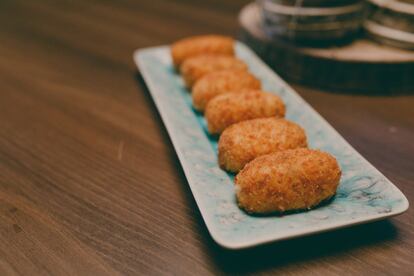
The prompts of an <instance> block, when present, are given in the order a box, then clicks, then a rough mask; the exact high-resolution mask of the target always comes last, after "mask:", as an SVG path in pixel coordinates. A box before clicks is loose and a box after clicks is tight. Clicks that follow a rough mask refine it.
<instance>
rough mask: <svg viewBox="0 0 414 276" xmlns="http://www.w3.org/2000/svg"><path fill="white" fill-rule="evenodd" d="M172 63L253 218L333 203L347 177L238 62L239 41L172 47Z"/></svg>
mask: <svg viewBox="0 0 414 276" xmlns="http://www.w3.org/2000/svg"><path fill="white" fill-rule="evenodd" d="M171 56H172V59H173V63H174V65H175V66H176V68H177V69H178V70H179V72H180V73H181V75H182V77H183V79H184V82H185V84H186V86H187V87H188V88H189V90H191V92H192V100H193V107H194V109H196V110H197V111H199V112H202V113H204V116H205V119H206V121H207V126H208V131H209V133H210V134H211V135H220V137H219V142H218V160H219V165H220V167H221V168H222V169H224V170H226V171H229V172H232V173H238V174H237V175H236V177H235V185H236V186H235V187H236V197H237V201H238V204H239V206H240V207H241V208H242V209H244V210H245V211H247V212H250V213H272V212H285V211H291V210H302V209H309V208H312V207H314V206H316V205H318V204H319V203H320V202H322V201H324V200H326V199H328V198H330V197H332V196H333V195H334V194H335V192H336V189H337V186H338V184H339V181H340V176H341V170H340V167H339V165H338V163H337V161H336V159H335V158H334V157H333V156H331V155H330V154H328V153H325V152H322V151H319V150H311V149H308V148H307V139H306V133H305V131H304V130H303V128H302V127H300V126H299V125H297V124H296V123H294V122H291V121H288V120H286V119H284V116H285V113H286V108H285V104H284V103H283V101H282V99H281V98H280V97H278V96H276V95H274V94H271V93H267V92H264V91H262V90H261V83H260V81H259V80H258V79H257V78H256V77H255V76H254V75H252V74H251V73H250V72H249V71H248V67H247V65H246V64H245V63H244V62H243V61H241V60H239V59H237V58H236V57H235V51H234V41H233V39H232V38H229V37H225V36H219V35H207V36H197V37H192V38H186V39H183V40H180V41H177V42H176V43H174V44H173V45H172V47H171Z"/></svg>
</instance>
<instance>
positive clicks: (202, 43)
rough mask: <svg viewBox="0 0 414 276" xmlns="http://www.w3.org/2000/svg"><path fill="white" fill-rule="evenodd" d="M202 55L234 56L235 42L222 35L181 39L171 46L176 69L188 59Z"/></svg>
mask: <svg viewBox="0 0 414 276" xmlns="http://www.w3.org/2000/svg"><path fill="white" fill-rule="evenodd" d="M200 54H216V55H229V56H234V40H233V38H231V37H228V36H222V35H200V36H193V37H188V38H184V39H181V40H179V41H177V42H175V43H173V44H172V45H171V56H172V59H173V63H174V65H175V66H176V67H179V66H180V64H182V63H183V61H184V60H186V59H187V58H190V57H194V56H197V55H200Z"/></svg>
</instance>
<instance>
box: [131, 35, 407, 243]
mask: <svg viewBox="0 0 414 276" xmlns="http://www.w3.org/2000/svg"><path fill="white" fill-rule="evenodd" d="M236 53H237V56H238V57H239V58H240V59H242V60H243V61H245V62H246V64H247V65H248V66H249V69H250V71H251V72H252V73H253V74H254V75H256V76H257V77H258V78H259V79H260V80H261V81H262V84H263V89H264V90H265V91H269V92H273V93H275V94H277V95H279V96H280V97H281V98H282V99H283V100H284V102H285V103H286V107H287V114H286V117H287V119H289V120H292V121H294V122H296V123H298V124H300V125H301V126H302V127H303V128H304V129H305V130H306V133H307V136H308V141H309V145H310V147H311V148H318V149H322V150H324V151H327V152H330V153H331V154H333V155H334V156H335V157H336V158H337V159H338V162H339V163H340V166H341V168H342V172H343V176H342V179H341V183H340V186H339V188H338V191H337V194H336V196H335V198H334V200H333V201H332V202H331V203H330V204H328V205H325V206H322V207H320V208H316V209H314V210H311V211H307V212H302V213H295V214H290V215H285V216H281V217H280V216H269V217H254V216H249V215H247V214H246V213H244V212H243V211H242V210H240V209H239V208H238V207H237V204H236V199H235V193H234V185H233V177H232V176H231V175H229V174H227V173H226V172H224V171H222V170H221V169H220V168H219V167H218V165H217V140H215V139H213V138H211V137H209V135H208V134H207V131H206V122H205V120H204V118H203V117H202V116H201V115H200V114H198V113H196V112H194V110H193V109H192V107H191V95H190V93H189V92H188V90H187V89H186V88H185V87H184V84H183V81H182V79H181V77H180V75H179V74H177V73H176V71H175V70H174V68H173V65H172V62H171V58H170V51H169V47H168V46H162V47H154V48H147V49H140V50H137V51H136V52H135V53H134V60H135V62H136V64H137V65H138V67H139V70H140V72H141V74H142V76H143V78H144V80H145V82H146V84H147V86H148V89H149V91H150V93H151V95H152V97H153V99H154V102H155V104H156V106H157V108H158V110H159V112H160V114H161V117H162V120H163V121H164V124H165V126H166V128H167V130H168V133H169V135H170V137H171V141H172V143H173V145H174V148H175V150H176V152H177V155H178V158H179V159H180V162H181V165H182V167H183V169H184V173H185V175H186V177H187V180H188V183H189V185H190V187H191V191H192V193H193V195H194V198H195V200H196V202H197V205H198V208H199V209H200V212H201V214H202V216H203V218H204V221H205V223H206V226H207V228H208V230H209V232H210V234H211V236H212V237H213V239H214V240H215V241H216V242H217V243H218V244H220V245H221V246H223V247H226V248H230V249H239V248H246V247H251V246H255V245H259V244H263V243H268V242H272V241H277V240H282V239H287V238H292V237H298V236H303V235H308V234H311V233H317V232H322V231H327V230H331V229H336V228H340V227H345V226H350V225H354V224H359V223H364V222H368V221H374V220H379V219H383V218H386V217H390V216H394V215H398V214H400V213H402V212H404V211H405V210H407V208H408V201H407V199H406V197H405V196H404V195H403V194H402V193H401V191H400V190H399V189H398V188H397V187H395V186H394V185H393V184H392V183H391V182H390V181H389V180H388V179H387V178H385V177H384V176H383V175H382V174H381V173H380V172H379V171H378V170H377V169H375V168H374V167H373V166H372V165H371V164H370V163H368V161H366V160H365V159H364V158H363V157H362V156H361V155H360V154H359V153H358V152H357V151H356V150H354V149H353V148H352V147H351V146H350V145H349V144H348V143H347V142H346V141H345V140H344V139H343V138H342V137H341V136H340V135H339V134H338V133H337V132H336V131H335V130H334V129H333V128H332V127H331V126H330V125H329V124H328V123H327V122H326V121H325V120H324V119H323V118H322V117H321V116H320V115H319V114H318V113H317V112H316V111H315V110H314V109H312V107H310V106H309V105H308V104H307V103H306V102H305V101H304V100H303V99H302V98H301V97H300V96H299V95H298V94H297V93H296V92H295V91H294V90H293V89H292V88H290V87H289V86H288V85H287V84H286V83H285V82H284V81H283V80H282V79H281V78H280V77H279V76H278V75H277V74H276V73H275V72H273V71H272V70H271V69H270V68H269V67H268V66H267V65H266V64H264V63H263V62H262V61H261V60H260V59H259V58H258V57H257V56H256V55H255V54H254V53H253V52H252V51H251V50H250V49H249V48H248V47H246V46H245V45H244V44H242V43H240V42H238V43H237V45H236Z"/></svg>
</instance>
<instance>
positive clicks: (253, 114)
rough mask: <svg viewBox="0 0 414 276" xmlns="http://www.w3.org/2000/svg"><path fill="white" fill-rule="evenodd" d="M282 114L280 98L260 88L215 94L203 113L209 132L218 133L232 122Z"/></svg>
mask: <svg viewBox="0 0 414 276" xmlns="http://www.w3.org/2000/svg"><path fill="white" fill-rule="evenodd" d="M284 116H285V105H284V103H283V101H282V99H281V98H279V97H278V96H276V95H275V94H272V93H268V92H262V91H260V90H246V91H245V92H243V93H227V94H223V95H219V96H216V97H215V98H214V99H212V100H211V101H210V102H209V103H208V104H207V108H206V113H205V118H206V120H207V125H208V131H209V132H210V134H220V133H221V132H223V130H225V129H226V128H227V127H229V126H231V125H232V124H235V123H238V122H242V121H246V120H251V119H256V118H267V117H276V118H282V117H284Z"/></svg>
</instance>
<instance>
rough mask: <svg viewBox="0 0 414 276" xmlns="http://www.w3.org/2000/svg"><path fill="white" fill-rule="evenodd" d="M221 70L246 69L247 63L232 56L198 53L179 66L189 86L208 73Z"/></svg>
mask: <svg viewBox="0 0 414 276" xmlns="http://www.w3.org/2000/svg"><path fill="white" fill-rule="evenodd" d="M223 70H245V71H247V65H246V64H245V63H244V62H243V61H241V60H239V59H237V58H235V57H232V56H223V55H199V56H196V57H192V58H188V59H186V60H185V61H184V63H183V64H182V66H181V67H180V72H181V75H182V77H183V78H184V81H185V83H186V85H187V87H189V88H191V87H192V86H193V84H194V83H195V82H196V81H197V80H198V79H200V78H201V77H203V76H205V75H207V74H208V73H212V72H218V71H223Z"/></svg>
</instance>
